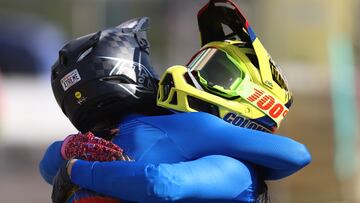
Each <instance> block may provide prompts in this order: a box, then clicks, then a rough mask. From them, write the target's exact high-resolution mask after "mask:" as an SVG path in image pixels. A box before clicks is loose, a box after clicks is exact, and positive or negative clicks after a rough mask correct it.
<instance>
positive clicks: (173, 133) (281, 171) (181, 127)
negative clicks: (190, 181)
mask: <svg viewBox="0 0 360 203" xmlns="http://www.w3.org/2000/svg"><path fill="white" fill-rule="evenodd" d="M137 120H139V121H141V122H143V123H146V124H148V125H151V126H153V127H154V128H158V129H161V130H162V131H164V132H166V135H167V136H168V137H169V139H171V141H172V142H174V143H175V144H176V146H177V147H178V148H179V149H180V150H181V151H182V152H183V154H184V156H186V158H187V159H196V158H199V157H203V156H207V155H212V154H220V155H225V156H231V157H234V158H237V159H239V160H245V161H248V162H251V163H253V164H256V165H259V166H262V167H264V169H265V170H264V173H265V178H266V179H280V178H283V177H286V176H289V175H291V174H293V173H294V172H296V171H298V170H299V169H301V168H302V167H304V166H306V165H307V164H308V163H309V162H310V161H311V156H310V153H309V152H308V150H307V149H306V147H305V146H304V145H303V144H301V143H299V142H296V141H294V140H292V139H290V138H287V137H283V136H279V135H274V134H269V133H265V132H261V131H256V130H250V129H247V128H241V127H238V126H234V125H232V124H229V123H227V122H225V121H223V120H221V119H220V118H218V117H216V116H213V115H211V114H207V113H202V112H197V113H179V114H174V115H170V116H154V117H141V118H137Z"/></svg>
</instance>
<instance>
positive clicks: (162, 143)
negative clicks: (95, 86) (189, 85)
mask: <svg viewBox="0 0 360 203" xmlns="http://www.w3.org/2000/svg"><path fill="white" fill-rule="evenodd" d="M113 142H114V143H116V144H118V145H119V146H120V147H122V148H123V149H124V152H125V154H127V155H128V156H130V157H131V158H133V159H134V160H136V161H135V162H124V161H115V162H88V161H78V162H76V163H75V165H74V166H73V169H72V172H71V179H72V181H73V182H74V183H75V184H77V185H80V186H81V187H84V188H87V189H91V190H94V191H97V192H100V193H102V194H106V195H109V196H112V197H117V198H119V199H125V200H130V201H136V202H158V201H163V200H172V201H173V200H183V201H184V202H201V200H199V199H205V200H206V199H213V200H214V199H222V200H224V201H221V202H231V200H234V201H247V202H251V201H254V200H255V199H256V198H257V196H258V194H259V193H261V189H263V187H264V185H263V180H264V179H279V178H283V177H286V176H288V175H290V174H292V173H294V172H296V171H297V170H299V169H300V168H302V167H304V166H305V165H306V164H308V163H309V162H310V155H309V153H308V151H307V150H306V148H305V147H304V145H302V144H300V143H298V142H295V141H294V140H292V139H289V138H286V137H282V136H278V135H272V134H268V133H264V132H260V131H253V130H249V129H245V128H240V127H237V126H233V125H231V124H228V123H226V122H225V121H223V120H221V119H219V118H218V117H215V116H213V115H210V114H206V113H200V112H199V113H180V114H173V115H168V116H153V117H137V118H132V119H127V120H125V121H124V122H122V123H121V125H120V133H119V135H118V136H116V137H115V138H114V139H113ZM58 147H59V146H57V144H54V145H53V148H54V149H50V148H49V149H48V152H49V154H51V153H54V152H56V151H57V149H55V148H58ZM57 153H58V154H57V156H59V152H57ZM49 154H48V153H47V154H46V155H45V156H44V159H43V161H42V163H41V164H40V168H41V171H42V174H43V177H45V178H47V179H48V180H51V176H53V174H55V173H54V172H51V170H53V169H55V168H56V167H57V166H56V164H54V163H50V162H51V159H52V158H49V157H50V156H51V155H49ZM53 155H54V154H53ZM58 162H59V161H58ZM255 165H256V166H258V167H259V169H258V170H255V169H254V168H253V167H254V166H255ZM50 166H51V167H50ZM48 169H50V170H48ZM259 171H261V173H260V172H259ZM55 172H56V171H55ZM44 173H45V174H44ZM259 174H261V176H259ZM188 198H192V199H191V200H190V199H188ZM184 199H185V200H184ZM225 200H228V201H225ZM214 201H215V200H214ZM205 202H209V201H205ZM215 202H219V200H216V201H215Z"/></svg>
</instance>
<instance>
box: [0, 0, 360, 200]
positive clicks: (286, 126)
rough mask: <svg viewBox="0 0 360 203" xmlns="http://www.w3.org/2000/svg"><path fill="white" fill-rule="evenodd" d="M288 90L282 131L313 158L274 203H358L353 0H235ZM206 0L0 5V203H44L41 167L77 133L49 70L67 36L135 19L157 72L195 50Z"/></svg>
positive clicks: (280, 188)
mask: <svg viewBox="0 0 360 203" xmlns="http://www.w3.org/2000/svg"><path fill="white" fill-rule="evenodd" d="M235 2H236V3H237V4H238V5H239V6H240V8H241V10H242V12H243V13H244V15H245V16H247V17H248V20H249V21H250V24H251V25H252V26H253V28H254V30H255V32H256V33H257V35H258V37H259V38H260V40H261V41H262V43H263V45H264V46H265V47H266V49H267V50H268V52H269V53H270V54H271V55H272V57H273V59H274V60H275V61H276V62H277V63H278V64H279V65H280V66H281V67H282V70H283V72H284V73H285V75H286V76H287V78H288V81H289V84H290V87H291V88H292V90H293V92H294V105H293V107H292V109H291V111H290V113H289V114H288V116H287V118H286V119H285V121H284V122H283V124H282V128H281V130H280V134H283V135H286V136H289V137H292V138H294V139H296V140H298V141H300V142H302V143H304V144H305V145H306V146H307V147H308V149H309V150H310V152H311V154H312V157H313V161H312V163H311V164H310V165H309V166H307V167H306V168H305V169H303V170H301V171H300V172H298V173H296V174H294V175H293V176H291V177H289V178H286V179H284V180H281V181H274V182H271V183H270V191H271V194H272V196H271V197H272V202H275V203H277V202H279V203H288V202H289V203H323V202H324V203H325V202H326V203H327V202H334V203H335V202H337V203H340V202H344V203H345V202H346V203H347V202H360V173H359V172H360V170H359V163H358V162H359V150H358V149H359V146H360V145H359V144H360V143H359V140H358V139H359V138H358V137H359V127H358V126H359V124H360V123H359V114H358V112H359V106H360V105H359V104H360V102H359V101H360V99H359V95H360V94H359V87H360V82H359V62H360V61H359V60H360V57H359V52H360V40H359V39H360V26H359V25H360V24H359V23H358V20H359V19H360V12H359V11H360V2H359V1H357V0H342V1H340V0H328V1H323V0H292V1H287V0H267V1H263V0H236V1H235ZM205 3H207V0H198V1H193V0H172V1H166V0H137V1H132V0H72V1H70V0H62V1H56V0H47V1H43V0H0V202H2V203H7V202H34V203H35V202H36V203H46V202H50V192H51V187H50V186H49V185H48V184H47V183H45V181H43V180H42V179H41V177H40V175H39V173H38V162H39V160H40V159H41V157H42V154H43V153H44V150H45V149H46V147H47V146H48V145H49V144H50V143H52V142H53V141H54V140H57V139H63V138H64V137H65V136H66V135H67V134H70V133H74V132H76V130H75V128H74V127H72V125H71V124H70V122H69V121H68V120H67V119H66V118H65V116H64V115H63V113H62V112H61V110H60V108H59V107H58V106H57V104H56V101H55V99H54V98H53V95H52V92H51V85H50V79H49V74H50V67H51V65H52V63H53V62H54V61H55V59H56V57H57V52H58V50H59V49H60V48H61V47H62V46H63V45H64V43H65V42H66V41H68V40H70V39H73V38H76V37H80V36H82V35H85V34H88V33H92V32H96V31H98V30H100V29H104V28H106V27H109V26H115V25H118V24H120V23H121V22H123V21H125V20H128V19H130V18H133V17H138V16H148V17H150V18H151V30H150V31H149V33H148V37H149V40H150V43H151V56H152V62H153V65H154V66H155V67H156V68H157V69H158V70H159V72H160V73H161V72H162V71H163V70H164V69H165V68H167V67H169V66H171V65H175V64H185V63H186V62H187V61H188V60H189V59H190V57H191V56H192V54H193V53H195V52H196V50H198V49H199V46H200V39H199V38H200V37H199V33H198V30H197V20H196V13H197V11H198V9H200V8H201V7H202V6H203V5H204V4H205Z"/></svg>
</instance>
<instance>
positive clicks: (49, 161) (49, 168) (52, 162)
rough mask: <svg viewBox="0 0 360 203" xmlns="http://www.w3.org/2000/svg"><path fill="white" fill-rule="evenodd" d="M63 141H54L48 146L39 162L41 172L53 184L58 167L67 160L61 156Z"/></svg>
mask: <svg viewBox="0 0 360 203" xmlns="http://www.w3.org/2000/svg"><path fill="white" fill-rule="evenodd" d="M62 143H63V141H56V142H54V143H52V144H51V145H50V146H49V147H48V148H47V150H46V152H45V154H44V157H43V158H42V160H41V161H40V164H39V169H40V174H41V176H42V177H43V178H44V180H45V181H46V182H47V183H49V184H52V182H53V179H54V177H55V175H56V173H57V171H58V169H59V168H60V166H61V165H62V164H63V163H64V162H65V160H64V159H63V158H62V157H61V152H60V150H61V146H62Z"/></svg>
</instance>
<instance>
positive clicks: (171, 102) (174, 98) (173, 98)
mask: <svg viewBox="0 0 360 203" xmlns="http://www.w3.org/2000/svg"><path fill="white" fill-rule="evenodd" d="M177 103H178V102H177V92H174V95H173V97H172V98H171V101H170V104H173V105H177Z"/></svg>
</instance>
